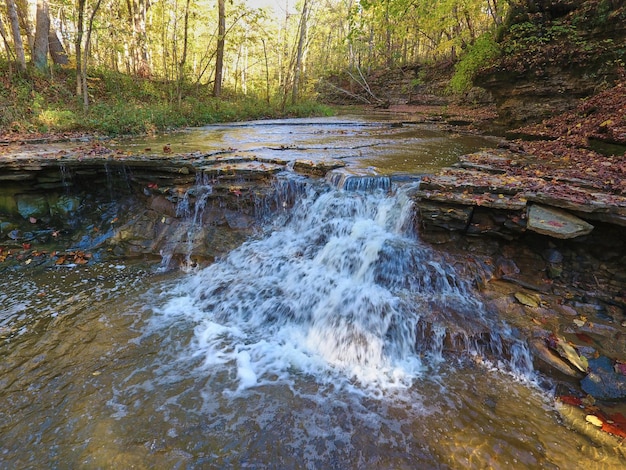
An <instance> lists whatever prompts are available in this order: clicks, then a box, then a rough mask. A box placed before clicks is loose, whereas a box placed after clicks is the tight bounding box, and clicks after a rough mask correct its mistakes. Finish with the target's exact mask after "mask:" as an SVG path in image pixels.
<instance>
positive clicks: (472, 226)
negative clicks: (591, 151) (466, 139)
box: [415, 148, 626, 239]
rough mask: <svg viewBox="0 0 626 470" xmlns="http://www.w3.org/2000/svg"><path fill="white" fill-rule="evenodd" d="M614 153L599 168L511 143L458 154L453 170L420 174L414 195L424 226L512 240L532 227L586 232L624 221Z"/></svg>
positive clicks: (564, 233)
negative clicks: (529, 151)
mask: <svg viewBox="0 0 626 470" xmlns="http://www.w3.org/2000/svg"><path fill="white" fill-rule="evenodd" d="M620 165H621V163H620V161H619V160H618V159H617V158H613V157H607V159H606V160H605V161H604V163H603V167H602V168H603V173H599V172H596V171H594V169H593V168H592V167H591V166H590V167H589V169H587V168H582V169H581V168H580V166H579V165H574V164H573V163H572V162H570V161H569V159H568V158H562V159H552V160H550V159H542V158H537V157H536V156H533V155H529V154H527V153H523V152H517V151H514V150H511V149H504V148H501V149H496V150H488V151H482V152H478V153H474V154H470V155H465V156H462V157H461V158H460V160H459V163H458V164H456V166H455V167H454V168H448V169H445V170H443V171H441V172H440V173H438V174H436V175H432V176H425V177H424V178H422V183H421V185H420V189H419V191H417V192H416V193H415V197H416V198H417V206H418V208H419V212H420V221H421V224H422V227H423V228H424V230H426V231H427V232H428V231H430V232H436V231H439V230H441V229H445V230H449V231H459V232H462V233H465V234H468V235H480V234H490V235H496V236H500V237H503V238H507V239H512V238H515V237H517V236H519V235H520V234H522V233H524V232H527V231H532V232H536V233H540V234H543V235H547V236H550V237H554V238H559V239H569V238H576V237H580V236H584V235H587V234H589V233H590V232H591V231H592V230H593V227H594V226H593V224H594V223H596V222H606V223H610V224H614V225H618V226H622V227H623V226H626V197H625V196H624V194H623V190H622V188H621V186H620V185H621V182H622V178H621V174H620V173H619V172H618V171H615V172H611V170H612V169H611V167H612V166H615V167H618V166H619V167H620V169H621V166H620Z"/></svg>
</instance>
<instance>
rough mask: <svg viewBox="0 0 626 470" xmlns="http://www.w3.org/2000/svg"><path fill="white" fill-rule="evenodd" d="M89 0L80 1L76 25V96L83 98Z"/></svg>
mask: <svg viewBox="0 0 626 470" xmlns="http://www.w3.org/2000/svg"><path fill="white" fill-rule="evenodd" d="M86 2H87V0H78V5H77V7H78V22H77V24H76V38H75V39H74V47H75V49H76V96H83V77H82V73H83V64H82V61H83V32H84V27H85V3H86Z"/></svg>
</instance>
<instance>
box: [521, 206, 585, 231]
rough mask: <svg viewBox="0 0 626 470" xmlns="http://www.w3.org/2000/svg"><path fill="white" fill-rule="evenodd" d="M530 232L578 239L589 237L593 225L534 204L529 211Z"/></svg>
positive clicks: (558, 210)
mask: <svg viewBox="0 0 626 470" xmlns="http://www.w3.org/2000/svg"><path fill="white" fill-rule="evenodd" d="M526 228H527V229H528V230H532V231H533V232H537V233H540V234H542V235H548V236H551V237H554V238H561V239H567V238H576V237H580V236H582V235H587V234H589V233H591V231H592V230H593V225H591V224H589V223H587V222H585V221H584V220H582V219H579V218H578V217H576V216H574V215H572V214H570V213H569V212H565V211H563V210H560V209H555V208H552V207H547V206H542V205H540V204H533V205H531V206H530V207H529V209H528V224H527V225H526Z"/></svg>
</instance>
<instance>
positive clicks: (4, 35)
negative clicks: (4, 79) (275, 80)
mask: <svg viewBox="0 0 626 470" xmlns="http://www.w3.org/2000/svg"><path fill="white" fill-rule="evenodd" d="M0 36H2V42H3V43H4V48H5V49H6V51H7V63H8V64H9V77H11V76H12V75H13V66H12V65H11V56H12V55H13V53H12V52H11V46H9V40H8V38H7V31H6V29H4V23H3V22H2V17H0ZM263 48H265V42H263Z"/></svg>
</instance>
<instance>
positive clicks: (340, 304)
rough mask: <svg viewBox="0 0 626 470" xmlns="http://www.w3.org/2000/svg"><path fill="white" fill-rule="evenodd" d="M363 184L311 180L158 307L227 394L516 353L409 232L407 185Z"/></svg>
mask: <svg viewBox="0 0 626 470" xmlns="http://www.w3.org/2000/svg"><path fill="white" fill-rule="evenodd" d="M371 187H372V184H371V182H368V191H367V192H364V191H346V190H337V189H331V188H329V187H328V186H311V187H310V188H309V191H308V193H307V194H305V195H304V196H303V197H302V198H301V201H300V202H299V203H298V204H297V205H296V206H295V207H294V208H293V209H292V210H291V211H290V212H289V213H288V214H286V215H285V216H284V217H281V218H279V221H277V222H276V223H275V224H274V225H273V227H272V228H271V230H269V231H268V232H267V233H266V235H265V236H264V237H263V238H259V239H255V240H252V241H249V242H247V243H245V244H244V245H243V246H241V247H240V248H238V249H236V250H234V251H233V252H231V253H230V254H229V255H228V257H226V258H225V259H223V260H221V261H218V262H217V263H215V264H213V265H211V266H210V267H208V268H206V269H204V270H201V271H199V272H197V273H194V274H193V275H191V276H190V277H189V278H187V279H186V280H185V281H183V282H182V283H181V284H180V285H179V286H178V293H177V294H176V295H175V296H174V297H173V298H171V299H170V300H169V301H168V303H167V304H166V305H165V306H164V307H163V309H162V310H161V313H162V314H164V315H165V316H166V317H168V318H170V319H172V320H174V319H177V318H184V319H185V320H186V321H192V322H193V323H194V324H195V335H194V340H193V343H192V344H191V345H189V349H188V350H187V353H188V354H189V355H190V356H193V357H195V358H196V359H197V358H201V359H202V364H203V366H202V367H205V368H206V369H207V370H213V371H217V370H225V369H226V370H228V371H229V375H230V376H231V377H232V378H233V384H234V385H233V387H232V390H233V391H237V390H239V391H240V390H242V389H247V388H250V387H256V386H261V385H267V384H270V383H277V382H283V381H289V380H290V377H291V376H292V375H293V374H296V375H297V374H310V375H312V376H314V377H315V380H316V381H317V382H318V383H325V382H328V383H330V382H332V383H334V384H337V383H338V380H339V382H342V381H343V382H345V384H348V383H355V381H356V383H357V384H358V386H359V387H362V388H364V389H371V390H381V389H390V388H397V387H406V386H408V385H410V384H411V383H412V382H413V381H414V380H415V379H416V378H418V377H419V376H420V375H421V374H422V373H423V371H424V370H425V369H426V368H428V367H431V366H434V365H436V363H437V362H441V361H442V360H443V356H444V353H445V352H446V351H447V350H450V349H451V348H452V349H455V351H454V352H455V353H458V354H460V355H461V356H462V355H465V356H467V357H468V358H469V357H472V356H476V355H481V356H482V355H485V356H488V355H491V356H492V357H489V358H488V359H490V360H495V361H496V363H497V362H500V363H503V362H507V361H508V359H504V356H505V355H506V354H505V353H504V350H505V349H507V350H508V351H509V352H511V351H512V350H514V351H515V353H514V356H515V358H514V360H516V361H517V362H520V361H519V358H520V357H524V354H525V353H524V351H525V348H524V347H523V346H521V345H520V344H519V343H518V342H517V341H516V340H515V339H513V338H511V337H508V332H506V328H504V327H503V326H502V325H499V324H498V323H497V322H496V321H495V320H492V319H490V318H489V315H488V314H487V312H485V311H484V309H483V307H482V305H481V303H480V302H479V301H478V300H477V299H476V298H475V296H474V294H473V292H472V290H471V288H470V287H469V285H468V284H467V283H466V282H464V281H462V280H461V279H459V278H458V276H457V275H456V273H455V271H454V269H452V268H451V267H450V266H447V265H446V264H445V261H444V260H443V259H442V258H440V257H439V256H438V255H437V254H435V253H434V252H433V250H432V249H431V248H429V247H427V246H426V245H423V244H422V243H420V241H419V240H418V239H417V237H416V236H415V233H414V230H413V226H412V217H413V210H412V202H411V200H410V198H409V197H408V195H407V190H406V188H404V189H401V190H399V191H397V192H393V193H392V192H390V191H388V190H373V191H372V190H370V189H371ZM383 187H384V188H388V184H385V185H383ZM503 339H504V341H503ZM507 342H508V343H509V347H507V346H506V345H505V343H507ZM511 344H513V345H514V346H513V347H510V345H511ZM521 363H522V364H521V367H526V368H528V369H529V368H530V366H529V362H528V361H525V360H522V361H521ZM524 363H525V364H524ZM509 367H512V368H515V367H520V364H515V365H513V366H511V365H510V363H509Z"/></svg>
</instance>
